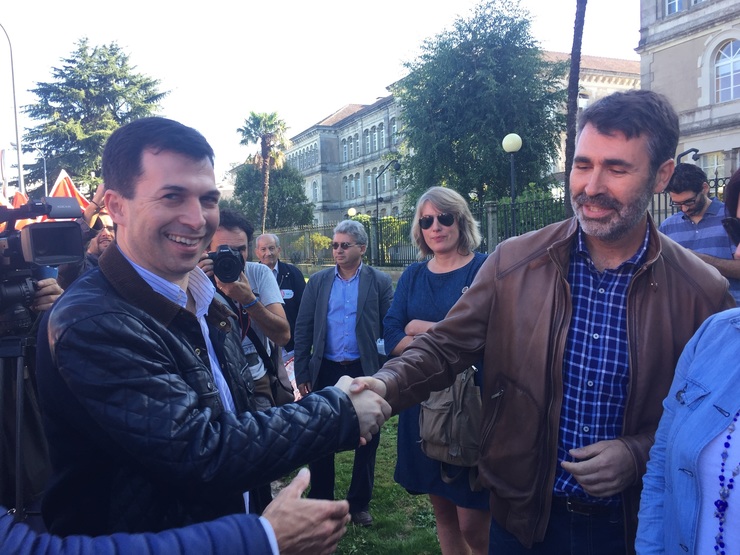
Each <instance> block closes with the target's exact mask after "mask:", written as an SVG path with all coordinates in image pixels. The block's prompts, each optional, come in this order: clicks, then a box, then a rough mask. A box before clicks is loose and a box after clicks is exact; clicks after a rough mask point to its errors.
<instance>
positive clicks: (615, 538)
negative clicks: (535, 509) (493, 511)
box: [488, 506, 626, 555]
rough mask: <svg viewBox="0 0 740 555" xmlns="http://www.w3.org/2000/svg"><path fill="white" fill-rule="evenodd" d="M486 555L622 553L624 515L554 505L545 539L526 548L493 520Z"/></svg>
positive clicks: (616, 510) (620, 512)
mask: <svg viewBox="0 0 740 555" xmlns="http://www.w3.org/2000/svg"><path fill="white" fill-rule="evenodd" d="M488 545H489V547H488V553H489V555H494V554H495V555H530V554H535V555H624V554H625V553H626V548H625V544H624V518H623V516H622V510H621V508H615V509H614V511H612V512H611V513H610V514H607V515H599V516H586V515H581V514H577V513H570V512H568V511H567V510H566V509H565V508H561V507H558V506H553V508H552V511H551V513H550V521H549V522H548V524H547V531H546V532H545V539H544V541H542V542H538V543H535V544H534V546H533V547H532V549H526V548H525V547H524V546H523V545H522V544H521V543H519V541H518V540H517V539H516V538H515V537H514V536H513V535H512V534H510V533H509V532H507V531H506V530H505V529H504V528H502V527H501V526H499V524H498V523H497V522H496V521H495V520H492V521H491V534H490V542H489V544H488Z"/></svg>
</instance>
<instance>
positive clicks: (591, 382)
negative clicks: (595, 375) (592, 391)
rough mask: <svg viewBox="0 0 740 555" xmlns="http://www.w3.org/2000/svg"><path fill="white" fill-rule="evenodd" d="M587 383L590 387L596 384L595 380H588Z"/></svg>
mask: <svg viewBox="0 0 740 555" xmlns="http://www.w3.org/2000/svg"><path fill="white" fill-rule="evenodd" d="M586 383H587V384H588V387H593V386H594V381H593V380H588V381H587V382H586Z"/></svg>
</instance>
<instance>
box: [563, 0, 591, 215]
mask: <svg viewBox="0 0 740 555" xmlns="http://www.w3.org/2000/svg"><path fill="white" fill-rule="evenodd" d="M585 19H586V0H576V21H575V23H574V25H573V47H572V48H571V51H570V73H569V75H568V104H567V115H566V116H565V214H566V215H567V216H572V215H573V207H572V206H571V204H570V169H571V167H572V166H573V155H574V154H575V151H576V117H577V115H578V89H579V87H578V81H579V79H580V73H581V43H582V42H583V23H584V21H585Z"/></svg>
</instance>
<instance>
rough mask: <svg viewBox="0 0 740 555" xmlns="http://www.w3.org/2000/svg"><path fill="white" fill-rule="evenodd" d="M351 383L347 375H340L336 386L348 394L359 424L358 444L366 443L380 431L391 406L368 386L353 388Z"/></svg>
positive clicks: (387, 417)
mask: <svg viewBox="0 0 740 555" xmlns="http://www.w3.org/2000/svg"><path fill="white" fill-rule="evenodd" d="M355 379H356V380H357V379H362V378H355ZM376 381H377V380H376ZM353 383H354V382H353V381H352V378H350V377H349V376H342V377H341V378H339V381H338V382H337V383H336V387H338V388H339V389H341V390H342V391H344V392H345V393H346V394H347V395H349V399H350V401H352V406H353V407H354V409H355V413H356V414H357V420H358V422H359V424H360V445H367V444H368V443H369V442H370V440H372V438H373V436H374V435H376V434H377V433H379V432H380V427H381V426H382V425H383V423H384V422H385V421H386V420H388V419H389V418H390V417H391V406H390V405H389V404H388V403H387V402H386V401H385V399H383V397H381V396H380V395H378V394H377V393H376V392H375V391H373V390H372V389H371V388H370V387H357V388H355V389H354V390H353V389H352V384H353ZM380 383H381V384H382V382H380ZM384 388H385V386H384Z"/></svg>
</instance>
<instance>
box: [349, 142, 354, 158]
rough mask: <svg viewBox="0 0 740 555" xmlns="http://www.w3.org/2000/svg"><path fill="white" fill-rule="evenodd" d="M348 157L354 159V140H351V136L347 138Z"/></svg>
mask: <svg viewBox="0 0 740 555" xmlns="http://www.w3.org/2000/svg"><path fill="white" fill-rule="evenodd" d="M349 159H350V160H354V159H355V142H354V141H353V140H352V137H350V138H349Z"/></svg>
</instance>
